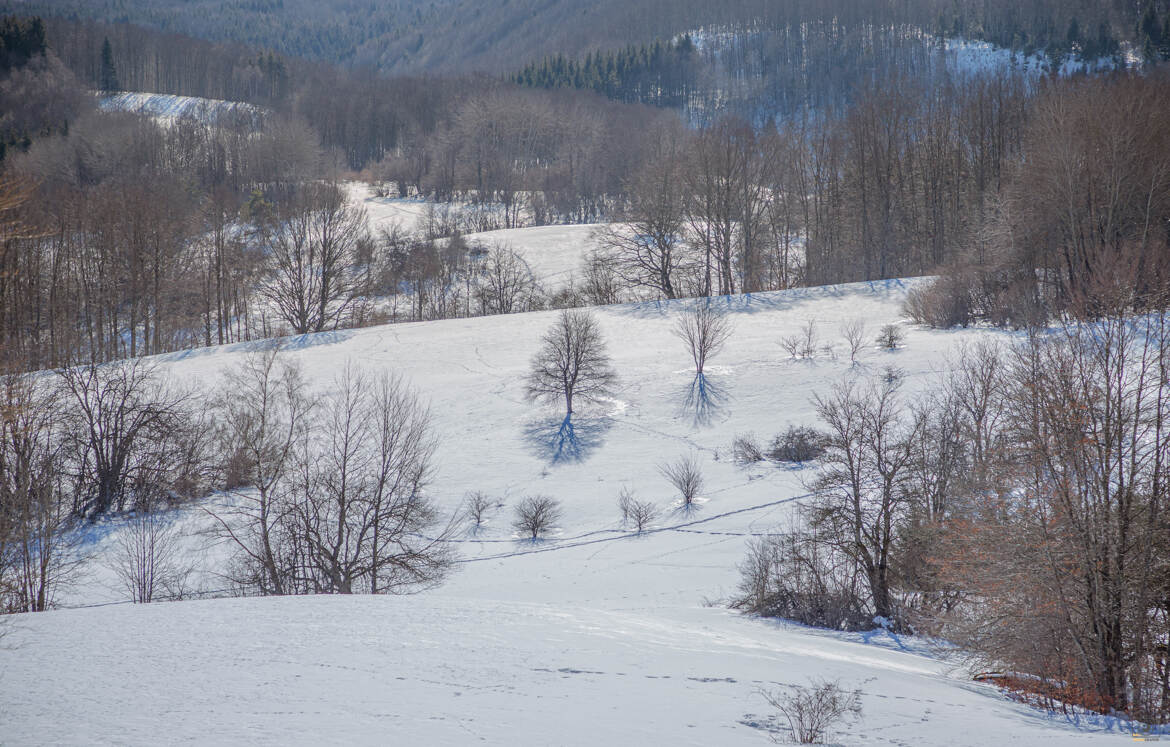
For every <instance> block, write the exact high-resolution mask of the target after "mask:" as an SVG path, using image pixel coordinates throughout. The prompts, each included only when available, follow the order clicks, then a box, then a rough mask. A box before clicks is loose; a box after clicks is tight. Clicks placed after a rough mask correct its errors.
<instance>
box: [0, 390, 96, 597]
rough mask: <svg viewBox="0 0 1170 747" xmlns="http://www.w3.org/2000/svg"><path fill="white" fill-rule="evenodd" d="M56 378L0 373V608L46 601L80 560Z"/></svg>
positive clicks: (66, 580) (69, 577)
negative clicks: (73, 528) (74, 528)
mask: <svg viewBox="0 0 1170 747" xmlns="http://www.w3.org/2000/svg"><path fill="white" fill-rule="evenodd" d="M56 384H57V382H53V381H52V380H44V379H37V378H35V377H32V376H27V375H19V374H7V375H4V376H3V377H0V613H2V612H40V611H43V610H46V609H49V608H50V607H51V606H52V605H53V601H54V598H55V596H56V593H57V591H58V590H59V589H60V588H61V586H62V585H64V584H66V583H68V581H69V580H70V579H71V577H72V576H73V573H74V571H76V570H77V568H78V566H79V565H80V562H81V560H82V555H81V554H80V553H79V552H78V549H79V548H78V547H77V546H76V544H77V543H76V541H75V540H74V538H73V537H74V535H73V534H72V533H71V531H70V530H71V529H72V527H73V523H74V518H75V517H74V516H73V513H72V511H71V503H70V493H71V490H70V488H71V486H70V485H68V484H67V480H66V472H67V467H66V454H65V451H64V449H63V442H62V434H61V433H60V432H59V429H60V422H61V419H62V412H61V406H62V403H63V402H64V401H65V398H64V397H63V396H62V393H61V391H60V390H59V389H57V387H56Z"/></svg>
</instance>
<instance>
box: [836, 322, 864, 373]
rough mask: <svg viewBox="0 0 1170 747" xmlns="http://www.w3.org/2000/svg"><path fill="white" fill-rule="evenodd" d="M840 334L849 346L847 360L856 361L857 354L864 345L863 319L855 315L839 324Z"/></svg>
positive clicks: (853, 362)
mask: <svg viewBox="0 0 1170 747" xmlns="http://www.w3.org/2000/svg"><path fill="white" fill-rule="evenodd" d="M841 336H842V337H843V338H845V344H846V345H848V346H849V362H850V363H852V364H856V363H857V354H858V353H860V352H861V350H862V348H864V347H865V320H864V319H862V318H861V317H855V318H853V319H850V320H849V321H847V322H844V323H843V324H842V325H841Z"/></svg>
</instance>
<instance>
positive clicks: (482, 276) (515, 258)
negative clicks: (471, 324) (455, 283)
mask: <svg viewBox="0 0 1170 747" xmlns="http://www.w3.org/2000/svg"><path fill="white" fill-rule="evenodd" d="M477 280H478V286H477V288H476V289H475V295H476V297H477V298H478V299H479V303H480V313H483V314H511V313H514V312H517V311H528V310H529V309H530V308H531V305H532V302H533V300H534V299H535V298H536V296H537V287H536V279H535V278H534V277H533V275H532V269H531V268H530V267H529V266H528V262H526V261H525V260H524V256H523V255H521V254H520V253H519V252H517V251H515V250H513V249H512V248H511V247H509V246H507V245H506V244H498V245H496V246H494V247H492V249H491V250H490V251H488V252H487V253H486V255H484V257H483V259H481V260H479V264H478V274H477Z"/></svg>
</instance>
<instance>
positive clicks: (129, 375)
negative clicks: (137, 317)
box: [0, 361, 212, 612]
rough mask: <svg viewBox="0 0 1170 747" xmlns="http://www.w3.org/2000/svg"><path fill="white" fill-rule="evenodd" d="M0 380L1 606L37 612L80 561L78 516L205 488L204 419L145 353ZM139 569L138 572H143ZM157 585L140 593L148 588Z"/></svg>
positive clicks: (145, 508)
mask: <svg viewBox="0 0 1170 747" xmlns="http://www.w3.org/2000/svg"><path fill="white" fill-rule="evenodd" d="M2 386H3V391H2V392H0V394H2V396H3V406H2V407H0V437H2V440H0V608H2V609H3V610H5V611H9V612H11V611H30V612H32V611H40V610H44V609H47V608H48V607H49V606H51V605H52V604H53V603H54V600H55V598H56V595H57V593H58V591H59V589H60V587H61V585H62V584H64V583H66V582H67V581H68V580H69V578H70V576H71V573H72V571H73V570H74V569H75V568H76V567H77V565H78V564H79V563H80V562H81V560H82V558H81V556H80V555H79V554H78V553H77V552H76V550H77V548H76V543H77V534H76V531H77V528H78V524H79V522H81V521H84V520H86V519H93V518H96V517H98V516H101V515H104V514H107V513H114V512H121V511H127V510H133V511H136V512H140V513H141V512H150V511H153V510H155V509H158V508H161V507H164V506H166V505H170V504H171V503H173V502H176V501H179V500H183V499H186V498H190V497H194V496H197V495H202V494H203V493H205V492H206V491H207V490H208V489H209V486H210V484H211V482H212V477H211V474H210V470H209V466H208V465H209V461H208V456H209V451H208V449H209V448H210V444H209V442H208V439H207V433H206V428H205V423H203V422H202V421H201V417H200V415H199V414H198V413H197V412H196V411H195V410H194V408H193V407H192V406H191V402H190V401H189V399H188V398H187V397H186V396H185V395H184V394H183V393H181V392H178V391H176V390H175V389H174V388H173V387H171V386H169V385H167V384H166V383H165V382H164V381H163V380H162V379H161V377H160V376H159V375H158V374H157V372H156V371H155V370H154V369H153V368H151V367H150V366H148V365H147V364H145V363H143V362H141V361H128V362H121V363H115V364H111V365H108V366H104V367H96V366H78V367H73V368H66V369H62V370H61V371H59V372H57V373H55V374H54V373H49V374H44V375H31V374H22V373H17V372H9V373H6V374H4V376H3V379H2ZM158 528H159V529H160V530H161V527H158ZM151 537H157V535H155V534H154V532H153V531H151V532H147V533H146V534H144V535H143V537H142V539H143V540H144V541H153V540H151V539H150V538H151ZM127 549H128V551H129V548H127ZM130 560H133V557H131V558H130ZM160 567H161V564H160ZM137 570H141V571H148V570H150V569H149V568H147V567H146V566H140V567H139V568H138V569H137ZM137 570H136V571H135V572H134V574H133V575H134V576H135V577H136V578H140V576H139V575H138V573H137ZM151 583H153V581H152V582H151ZM150 588H151V587H150V586H147V587H145V588H142V589H141V590H140V592H141V593H142V594H147V595H149V593H150Z"/></svg>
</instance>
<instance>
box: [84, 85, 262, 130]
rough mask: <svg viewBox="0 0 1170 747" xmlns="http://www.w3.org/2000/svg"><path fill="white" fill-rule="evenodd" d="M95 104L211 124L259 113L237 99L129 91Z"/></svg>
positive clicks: (149, 115) (171, 119)
mask: <svg viewBox="0 0 1170 747" xmlns="http://www.w3.org/2000/svg"><path fill="white" fill-rule="evenodd" d="M98 105H99V106H100V107H101V108H102V109H105V110H107V111H124V112H132V113H134V114H144V115H146V116H148V117H154V118H155V119H158V120H160V121H162V122H164V123H169V122H174V121H175V120H177V119H183V118H185V117H193V118H195V119H198V120H200V121H204V122H212V123H214V122H216V121H218V120H219V119H221V118H223V117H229V116H246V117H250V118H253V117H257V116H259V115H260V114H261V113H262V110H261V109H259V108H258V107H255V106H253V105H252V104H246V103H243V102H239V101H222V100H220V99H205V98H198V97H195V96H172V95H170V94H165V93H136V92H130V91H127V92H122V93H115V94H111V95H109V96H103V97H102V98H101V99H100V100H99V102H98Z"/></svg>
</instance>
